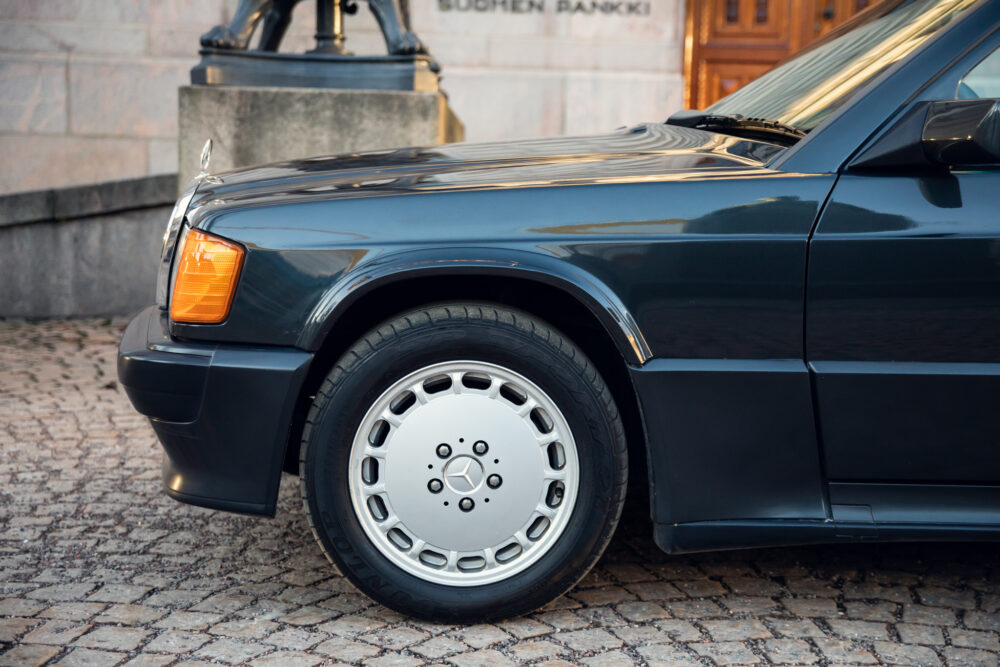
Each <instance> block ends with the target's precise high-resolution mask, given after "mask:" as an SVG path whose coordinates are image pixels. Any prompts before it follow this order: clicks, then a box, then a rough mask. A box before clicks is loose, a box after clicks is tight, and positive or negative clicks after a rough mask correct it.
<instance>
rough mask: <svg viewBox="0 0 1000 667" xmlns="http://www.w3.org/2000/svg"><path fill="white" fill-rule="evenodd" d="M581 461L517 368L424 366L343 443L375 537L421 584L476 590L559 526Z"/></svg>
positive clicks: (521, 563)
mask: <svg viewBox="0 0 1000 667" xmlns="http://www.w3.org/2000/svg"><path fill="white" fill-rule="evenodd" d="M579 474H580V466H579V461H578V458H577V451H576V443H575V442H574V440H573V434H572V433H571V432H570V428H569V424H568V423H567V422H566V419H565V417H563V414H562V412H561V411H560V410H559V408H558V407H557V406H556V404H555V402H553V401H552V399H551V398H549V396H548V395H547V394H546V393H545V392H544V391H542V389H541V388H539V387H538V385H536V384H535V383H533V382H531V381H530V380H528V379H527V378H525V377H524V376H522V375H520V374H519V373H515V372H514V371H511V370H510V369H507V368H503V367H501V366H497V365H495V364H490V363H484V362H480V361H453V362H446V363H438V364H432V365H430V366H426V367H424V368H422V369H420V370H418V371H416V372H414V373H411V374H409V375H407V376H406V377H404V378H402V379H401V380H398V381H397V382H395V383H393V385H392V386H391V387H389V388H388V389H387V390H386V391H385V392H383V393H382V395H381V396H379V398H378V400H376V401H375V403H374V404H373V405H372V407H371V408H370V409H369V410H368V412H367V413H366V414H365V417H364V419H363V420H362V422H361V426H360V427H359V429H358V432H357V434H356V435H355V437H354V442H353V443H352V445H351V456H350V474H349V480H350V483H349V486H350V489H349V490H350V496H351V502H352V504H353V506H354V512H355V514H356V515H357V518H358V521H359V522H360V523H361V527H362V528H363V529H364V531H365V534H366V535H367V536H368V539H369V540H371V542H372V544H374V545H375V547H376V548H377V549H378V550H379V551H380V552H381V553H382V554H383V555H385V556H386V557H387V558H388V559H389V560H390V561H392V562H393V563H394V564H396V565H397V566H399V567H400V568H402V569H403V570H404V571H406V572H408V573H409V574H412V575H414V576H416V577H419V578H420V579H423V580H425V581H430V582H433V583H438V584H446V585H450V586H478V585H482V584H488V583H492V582H496V581H500V580H503V579H506V578H508V577H511V576H513V575H514V574H516V573H518V572H521V571H523V570H524V569H525V568H527V567H529V566H530V565H531V564H532V563H534V562H536V561H537V560H538V559H539V558H541V557H542V556H543V555H544V554H545V553H546V552H548V551H549V549H551V548H552V545H554V544H555V542H556V540H558V539H559V536H560V535H561V534H562V532H563V530H564V529H565V528H566V524H567V523H568V522H569V518H570V516H571V515H572V513H573V507H574V505H575V503H576V496H577V487H578V485H579Z"/></svg>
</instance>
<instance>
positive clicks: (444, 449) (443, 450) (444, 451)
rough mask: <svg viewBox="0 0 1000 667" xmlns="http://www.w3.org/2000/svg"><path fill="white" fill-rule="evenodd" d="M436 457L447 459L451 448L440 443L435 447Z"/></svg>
mask: <svg viewBox="0 0 1000 667" xmlns="http://www.w3.org/2000/svg"><path fill="white" fill-rule="evenodd" d="M437 455H438V456H440V457H441V458H443V459H446V458H448V457H449V456H451V447H449V446H448V445H446V444H444V443H443V442H442V443H441V444H440V445H438V446H437Z"/></svg>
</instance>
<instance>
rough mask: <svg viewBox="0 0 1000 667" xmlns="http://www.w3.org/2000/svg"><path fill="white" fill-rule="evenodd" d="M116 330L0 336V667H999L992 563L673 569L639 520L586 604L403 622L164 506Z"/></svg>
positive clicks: (308, 565)
mask: <svg viewBox="0 0 1000 667" xmlns="http://www.w3.org/2000/svg"><path fill="white" fill-rule="evenodd" d="M122 324H123V323H122V322H119V321H115V322H102V321H98V320H85V321H64V322H48V323H41V324H29V323H24V322H3V321H0V450H2V457H0V654H2V655H0V665H32V664H42V663H45V662H46V661H52V662H53V663H55V664H61V665H62V664H66V665H75V664H82V665H114V664H129V665H133V664H136V665H138V664H147V665H167V664H177V665H181V664H183V665H195V664H206V663H209V662H223V663H243V662H249V663H250V664H255V665H256V664H259V665H268V664H271V665H314V664H329V663H354V664H359V663H363V664H375V665H417V664H423V663H442V664H454V665H460V666H463V665H482V664H508V663H522V662H532V663H545V664H550V665H555V664H568V663H575V664H587V665H618V664H622V665H628V664H669V665H694V664H700V665H711V664H713V663H714V664H719V665H728V664H743V663H757V664H814V665H826V664H845V663H853V664H859V665H872V664H906V665H938V664H944V665H996V664H997V655H998V653H1000V644H998V631H1000V547H997V546H996V545H982V544H978V545H977V544H971V545H970V544H934V545H855V546H833V547H816V548H797V549H774V550H757V551H744V552H729V553H719V554H707V555H695V556H685V557H668V556H666V555H664V554H662V553H661V552H659V551H658V550H657V549H656V547H655V546H654V544H653V543H652V540H651V539H650V527H649V525H648V523H647V522H646V521H645V520H643V519H642V518H638V519H632V520H629V521H628V522H627V523H626V524H625V525H624V527H623V529H621V530H619V533H618V535H617V537H616V538H615V541H614V542H613V544H612V546H611V548H610V549H609V551H608V553H607V555H606V556H605V557H604V559H603V560H602V561H601V562H600V564H599V565H598V567H597V568H596V569H595V571H594V572H593V573H592V574H591V575H590V576H588V577H587V579H586V580H584V581H583V582H582V583H581V584H580V585H579V586H578V587H577V588H576V589H575V590H573V591H572V592H570V593H569V594H568V595H566V596H565V597H563V598H562V599H560V600H557V601H556V602H554V603H553V604H551V605H549V606H548V607H547V608H545V609H543V610H541V611H539V612H537V613H535V614H532V615H530V616H527V617H524V618H517V619H511V620H509V621H506V622H503V623H497V624H495V625H475V626H447V625H434V624H428V623H422V622H418V621H413V620H410V619H407V618H403V617H401V616H399V615H397V614H395V613H393V612H390V611H388V610H386V609H385V608H383V607H380V606H378V605H376V604H374V603H373V602H371V601H370V600H369V599H367V598H366V597H364V596H363V595H361V594H360V593H358V592H357V591H356V590H355V589H354V588H353V587H352V586H351V585H350V584H349V583H348V582H347V581H345V580H344V579H343V578H341V577H340V576H339V575H338V574H337V573H336V571H335V570H334V569H333V568H332V567H331V566H330V565H329V564H327V563H326V562H325V561H324V560H323V558H322V557H321V556H320V553H319V549H318V547H317V546H316V545H315V544H314V542H313V538H312V536H311V535H310V532H309V530H308V528H307V521H306V518H305V516H304V515H303V510H302V507H301V505H300V503H299V500H298V496H297V489H296V488H295V487H296V483H295V479H293V478H291V477H286V478H285V479H284V481H283V485H282V490H281V501H280V505H279V512H278V516H277V518H276V519H273V520H266V519H254V518H248V517H241V516H236V515H231V514H223V513H219V512H212V511H208V510H203V509H198V508H194V507H187V506H184V505H181V504H178V503H176V502H174V501H172V500H170V499H168V498H167V497H165V496H164V495H163V494H162V493H161V492H160V480H159V464H160V449H159V446H158V445H157V444H156V442H155V439H154V436H153V433H152V431H151V430H150V428H149V426H148V425H147V424H146V422H145V420H144V419H143V418H141V417H140V416H139V415H137V414H135V413H134V412H133V411H132V409H131V407H130V405H129V403H128V400H127V399H126V397H125V395H124V394H123V393H122V392H121V390H120V389H119V388H118V386H117V384H116V382H115V365H114V355H115V346H116V343H117V339H118V336H119V335H120V331H121V327H122Z"/></svg>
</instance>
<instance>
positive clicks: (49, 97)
mask: <svg viewBox="0 0 1000 667" xmlns="http://www.w3.org/2000/svg"><path fill="white" fill-rule="evenodd" d="M0 25H2V24H0ZM2 40H3V35H2V31H0V41H2ZM0 90H2V91H3V96H2V98H0V132H17V133H29V132H30V133H61V132H65V131H66V59H65V58H64V57H62V56H28V57H24V56H15V55H3V56H0Z"/></svg>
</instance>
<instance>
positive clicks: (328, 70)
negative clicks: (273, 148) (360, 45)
mask: <svg viewBox="0 0 1000 667" xmlns="http://www.w3.org/2000/svg"><path fill="white" fill-rule="evenodd" d="M438 70H439V68H438V66H437V63H435V62H434V60H433V59H432V58H431V57H430V56H426V55H413V56H346V55H335V54H328V53H272V52H261V51H236V50H228V49H202V50H201V62H200V63H198V64H197V65H195V67H194V69H192V70H191V83H193V84H197V85H209V86H260V87H268V86H295V87H299V88H345V89H354V90H358V89H365V90H419V91H423V92H428V93H436V92H438V82H439V79H440V77H439V75H438Z"/></svg>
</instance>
